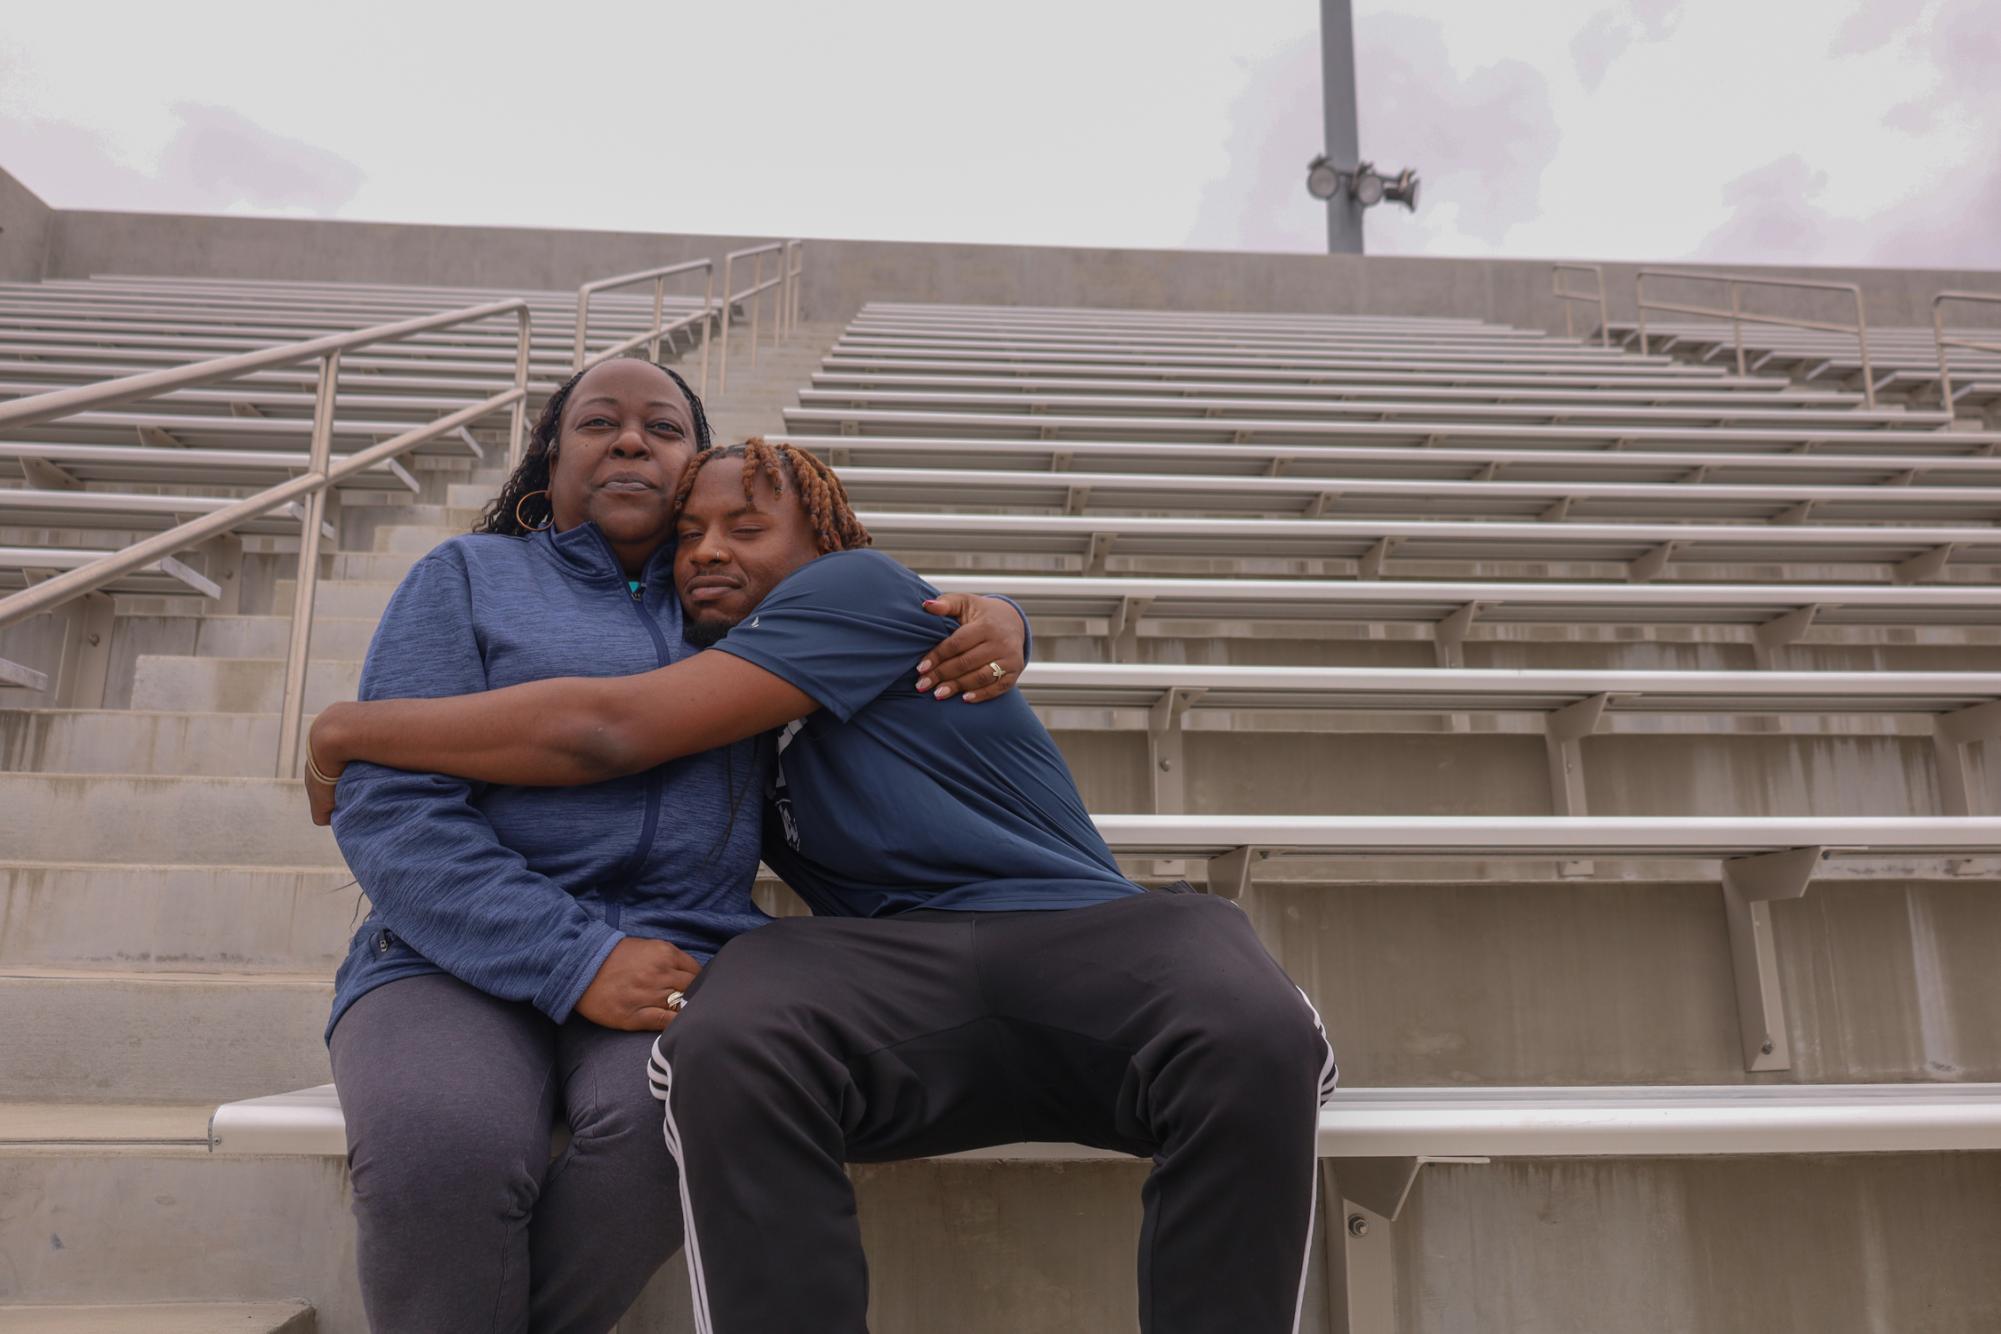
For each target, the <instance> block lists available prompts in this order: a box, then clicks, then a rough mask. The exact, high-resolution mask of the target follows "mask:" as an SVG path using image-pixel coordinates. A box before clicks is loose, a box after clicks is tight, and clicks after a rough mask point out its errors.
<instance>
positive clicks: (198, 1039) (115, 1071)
mask: <svg viewBox="0 0 2001 1334" xmlns="http://www.w3.org/2000/svg"><path fill="white" fill-rule="evenodd" d="M332 998H333V979H332V977H331V976H312V975H305V974H296V973H286V974H273V973H260V974H245V973H165V972H139V971H134V970H124V969H67V968H20V967H8V968H6V969H4V970H0V1032H4V1033H6V1034H7V1062H6V1065H5V1067H4V1069H0V1099H11V1100H16V1101H19V1100H24V1099H27V1098H34V1099H37V1100H40V1101H92V1102H178V1103H199V1102H216V1101H227V1100H229V1099H232V1098H247V1097H252V1096H255V1095H256V1094H259V1093H269V1092H271V1091H273V1090H275V1089H291V1088H303V1087H305V1086H306V1085H309V1084H324V1083H326V1082H327V1081H328V1080H329V1079H331V1078H332V1074H331V1073H330V1071H329V1069H328V1065H327V1053H326V1047H325V1045H324V1044H323V1043H322V1042H321V1040H320V1035H321V1033H322V1031H323V1030H324V1029H325V1027H326V1021H327V1012H328V1006H329V1005H330V1003H331V1001H332Z"/></svg>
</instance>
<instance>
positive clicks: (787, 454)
mask: <svg viewBox="0 0 2001 1334" xmlns="http://www.w3.org/2000/svg"><path fill="white" fill-rule="evenodd" d="M714 459H742V460H743V498H744V499H745V500H749V499H751V498H752V492H751V488H752V486H753V485H754V484H755V483H756V481H757V479H758V476H759V475H760V474H762V475H763V477H764V479H765V480H766V481H767V482H769V483H771V489H772V491H773V492H774V493H775V494H777V495H781V496H782V495H784V494H785V480H786V478H788V477H789V478H791V479H792V481H793V483H794V484H795V485H796V486H797V487H798V489H799V504H800V505H801V506H802V507H803V508H804V509H805V511H806V521H807V522H808V523H810V524H811V525H812V526H813V542H814V544H815V545H816V546H818V547H819V548H820V554H821V555H823V556H824V555H826V554H827V553H828V552H830V551H853V550H854V549H855V548H857V547H865V546H869V545H871V544H872V543H873V542H874V541H875V539H874V538H872V537H870V536H869V531H868V529H866V528H864V527H862V521H861V520H860V519H857V518H856V517H855V512H854V509H853V508H852V507H851V506H850V505H849V504H848V489H847V488H846V487H845V486H842V485H841V479H840V478H839V477H837V476H835V475H834V470H833V469H832V468H830V467H828V466H827V464H826V463H824V462H823V461H821V459H820V458H819V457H818V456H816V455H813V454H809V453H807V452H806V451H805V450H803V449H800V448H798V447H797V446H794V445H788V444H785V443H783V442H782V441H781V442H779V443H777V444H773V443H772V442H770V441H768V440H766V439H765V438H764V437H763V436H761V435H754V436H752V437H751V438H750V439H748V440H746V441H744V442H743V443H742V444H740V445H723V446H718V447H715V448H711V449H705V450H703V451H702V452H701V453H699V454H697V455H695V457H694V460H693V461H692V462H690V463H689V464H688V470H687V471H686V472H684V473H682V474H681V486H680V488H679V489H678V490H677V491H675V493H674V510H675V512H676V513H677V514H678V513H679V512H680V511H681V510H683V509H685V508H687V504H688V494H689V492H691V491H693V490H694V489H695V478H696V477H697V476H699V475H700V474H701V471H702V467H703V465H705V464H707V463H709V462H710V461H712V460H714Z"/></svg>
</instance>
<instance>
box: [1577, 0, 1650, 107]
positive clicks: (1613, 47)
mask: <svg viewBox="0 0 2001 1334" xmlns="http://www.w3.org/2000/svg"><path fill="white" fill-rule="evenodd" d="M1635 32H1636V29H1634V27H1633V25H1632V24H1630V23H1628V22H1626V20H1625V19H1623V18H1621V17H1620V16H1619V15H1618V14H1617V13H1615V12H1614V11H1612V10H1609V9H1601V10H1599V11H1598V12H1597V13H1596V14H1593V15H1592V16H1591V21H1590V22H1589V23H1586V24H1585V25H1584V26H1583V27H1582V28H1579V29H1578V30H1577V36H1575V37H1573V38H1572V39H1571V41H1570V61H1571V63H1572V64H1573V65H1575V66H1576V67H1577V77H1578V78H1579V79H1581V80H1583V81H1584V86H1585V87H1586V88H1590V89H1594V90H1595V89H1596V88H1597V87H1598V85H1599V84H1601V83H1603V82H1605V72H1606V71H1607V70H1609V69H1611V68H1612V62H1613V61H1615V60H1617V59H1618V58H1619V57H1620V56H1622V55H1624V54H1625V52H1626V48H1627V47H1629V46H1631V45H1632V44H1633V37H1634V34H1635Z"/></svg>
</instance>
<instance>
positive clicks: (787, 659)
mask: <svg viewBox="0 0 2001 1334" xmlns="http://www.w3.org/2000/svg"><path fill="white" fill-rule="evenodd" d="M936 596H937V590H936V589H934V588H933V587H931V585H929V584H927V583H925V582H924V581H923V580H922V579H920V578H918V577H917V576H916V575H915V574H912V573H911V572H910V571H909V570H907V569H905V568H904V567H903V566H901V565H899V564H898V563H897V562H896V561H894V560H892V559H890V558H889V557H888V556H885V555H883V554H882V553H881V552H878V551H868V550H861V551H841V552H835V553H834V554H832V555H828V556H822V557H820V558H819V559H818V560H816V561H813V562H812V563H811V564H809V565H806V566H803V567H801V568H800V569H798V570H796V571H794V572H793V573H792V574H791V575H790V576H789V577H788V578H786V579H785V581H784V582H782V583H781V584H779V585H778V587H776V588H774V589H773V590H772V591H771V593H770V594H769V595H768V596H767V597H766V598H765V599H764V601H762V602H760V603H759V604H758V605H757V609H756V610H755V611H753V612H752V613H751V615H750V616H749V617H748V618H746V619H745V620H744V621H742V622H741V623H740V624H738V625H737V626H736V627H735V628H733V629H732V630H731V631H730V632H729V634H728V635H727V636H726V637H725V638H724V639H723V641H722V642H721V643H719V644H718V645H716V647H717V648H719V649H721V650H722V651H723V652H725V653H733V654H735V655H736V656H737V657H739V658H742V659H743V660H744V661H746V662H753V663H756V664H757V665H758V666H759V667H762V668H764V669H765V670H766V671H768V672H771V673H772V674H773V675H776V676H779V677H782V678H784V679H785V680H786V681H788V682H790V683H791V684H793V685H795V686H797V687H798V688H799V689H800V690H803V691H804V692H806V693H807V694H808V695H811V696H812V697H813V698H814V699H815V700H816V701H818V703H819V705H820V708H819V710H818V711H817V712H815V713H812V714H809V715H807V716H806V717H805V718H802V719H800V720H799V721H798V722H795V723H792V724H790V725H789V726H787V727H786V728H785V729H784V731H783V732H782V733H781V734H780V736H779V740H778V763H777V767H776V769H775V770H774V776H773V779H772V788H771V792H770V798H771V805H770V808H769V809H767V811H766V812H765V822H764V828H765V835H764V860H765V862H766V863H767V864H768V865H770V867H771V868H772V869H773V870H774V871H776V872H778V874H779V875H781V876H783V877H784V878H785V882H786V883H787V884H788V885H790V886H792V888H793V889H794V890H796V891H797V892H798V894H799V896H800V897H801V898H802V899H804V900H805V901H806V902H807V903H808V904H809V905H810V906H811V907H812V909H813V911H814V912H816V913H823V914H828V915H838V916H844V917H881V916H884V915H886V914H889V913H896V912H902V911H905V910H906V909H910V908H955V909H974V910H986V911H999V910H1003V909H1008V910H1012V909H1022V908H1075V907H1082V906H1084V905H1086V904H1092V903H1102V902H1105V901H1107V900H1110V899H1117V898H1123V897H1124V896H1126V895H1128V894H1138V893H1141V892H1143V891H1142V890H1141V889H1140V888H1139V886H1137V885H1135V884H1133V883H1132V882H1131V881H1129V880H1127V879H1126V878H1125V877H1124V876H1122V875H1120V874H1119V869H1118V863H1117V862H1115V861H1114V860H1113V858H1112V854H1111V850H1110V849H1109V848H1107V847H1106V846H1105V841H1104V839H1102V838H1101V837H1099V835H1098V831H1097V828H1096V826H1094V825H1093V824H1092V823H1091V817H1090V815H1089V814H1088V813H1087V812H1086V811H1085V809H1084V802H1083V799H1082V798H1081V797H1079V796H1078V795H1077V784H1076V782H1075V781H1074V780H1073V779H1072V778H1071V777H1070V770H1069V768H1068V767H1067V766H1066V765H1065V764H1064V763H1063V756H1062V755H1061V754H1060V753H1059V752H1058V751H1057V749H1056V743H1055V742H1054V741H1053V740H1051V739H1050V736H1049V732H1048V730H1047V729H1046V728H1044V727H1043V725H1042V721H1041V720H1040V719H1039V718H1037V717H1036V716H1035V711H1034V710H1033V709H1031V708H1029V706H1028V702H1027V701H1026V700H1024V699H1023V698H1022V697H1021V695H1020V693H1019V692H1015V691H1010V692H1009V693H1007V694H1005V695H1002V696H1001V697H1000V698H998V699H995V700H992V701H989V702H985V703H980V704H973V705H969V704H967V703H966V702H965V701H964V700H961V699H957V698H953V699H948V700H937V699H933V698H932V697H931V696H930V695H929V694H919V693H918V692H917V689H916V683H917V664H918V663H919V662H921V661H923V659H924V655H925V653H926V652H927V651H928V650H929V649H930V648H932V646H934V645H935V644H937V642H938V638H939V635H938V625H939V618H938V617H936V616H933V615H932V614H931V613H929V612H927V611H925V610H924V609H923V607H922V606H920V605H919V604H920V603H922V602H923V601H924V600H925V599H926V598H931V597H936Z"/></svg>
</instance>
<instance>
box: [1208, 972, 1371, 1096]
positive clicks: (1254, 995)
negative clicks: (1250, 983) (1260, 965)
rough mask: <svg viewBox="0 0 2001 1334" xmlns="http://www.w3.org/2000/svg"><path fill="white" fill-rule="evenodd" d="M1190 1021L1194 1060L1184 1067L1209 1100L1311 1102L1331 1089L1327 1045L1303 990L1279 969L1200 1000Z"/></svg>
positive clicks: (1331, 1066) (1331, 1068)
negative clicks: (1261, 982)
mask: <svg viewBox="0 0 2001 1334" xmlns="http://www.w3.org/2000/svg"><path fill="white" fill-rule="evenodd" d="M1190 1023H1191V1026H1192V1029H1193V1032H1192V1035H1191V1036H1192V1041H1191V1043H1190V1052H1191V1054H1193V1055H1194V1056H1195V1057H1196V1059H1195V1060H1194V1061H1193V1062H1191V1063H1190V1068H1189V1071H1188V1073H1189V1074H1190V1075H1191V1076H1192V1077H1193V1078H1194V1079H1196V1080H1199V1081H1202V1082H1203V1083H1204V1084H1206V1085H1207V1086H1208V1087H1209V1089H1210V1090H1211V1093H1212V1095H1213V1098H1214V1099H1220V1100H1222V1101H1226V1102H1237V1101H1241V1102H1244V1103H1245V1104H1246V1105H1247V1106H1248V1105H1250V1104H1253V1103H1257V1102H1260V1101H1263V1100H1270V1099H1278V1100H1281V1101H1289V1100H1291V1099H1292V1096H1293V1095H1294V1094H1298V1095H1300V1096H1302V1097H1304V1096H1305V1095H1307V1094H1309V1093H1310V1094H1316V1095H1318V1097H1317V1098H1315V1099H1314V1100H1315V1101H1318V1100H1320V1099H1324V1097H1325V1096H1326V1095H1327V1094H1328V1093H1330V1092H1331V1091H1332V1088H1333V1080H1334V1073H1335V1071H1334V1059H1333V1052H1332V1049H1331V1048H1330V1047H1329V1045H1328V1042H1327V1039H1326V1037H1325V1035H1324V1034H1323V1033H1322V1031H1321V1028H1320V1024H1319V1021H1318V1019H1317V1018H1316V1016H1315V1015H1314V1012H1313V1009H1312V1007H1311V1006H1310V1005H1309V1004H1308V1003H1307V1000H1306V998H1305V996H1304V995H1302V994H1301V993H1300V991H1299V989H1298V988H1297V987H1294V986H1293V985H1292V984H1291V983H1290V982H1288V981H1286V980H1285V979H1284V977H1283V975H1282V974H1281V975H1279V976H1277V977H1276V978H1274V980H1273V982H1272V983H1271V985H1269V986H1263V987H1257V988H1245V989H1243V990H1241V991H1238V992H1236V993H1235V994H1233V995H1231V996H1230V997H1229V998H1228V999H1227V1001H1223V1002H1220V1003H1211V1004H1208V1005H1206V1006H1205V1007H1204V1008H1203V1009H1202V1010H1201V1011H1200V1013H1199V1014H1197V1015H1196V1016H1195V1017H1193V1018H1192V1020H1191V1021H1190ZM1204 1100H1205V1101H1209V1100H1211V1099H1209V1098H1205V1099H1204Z"/></svg>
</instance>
